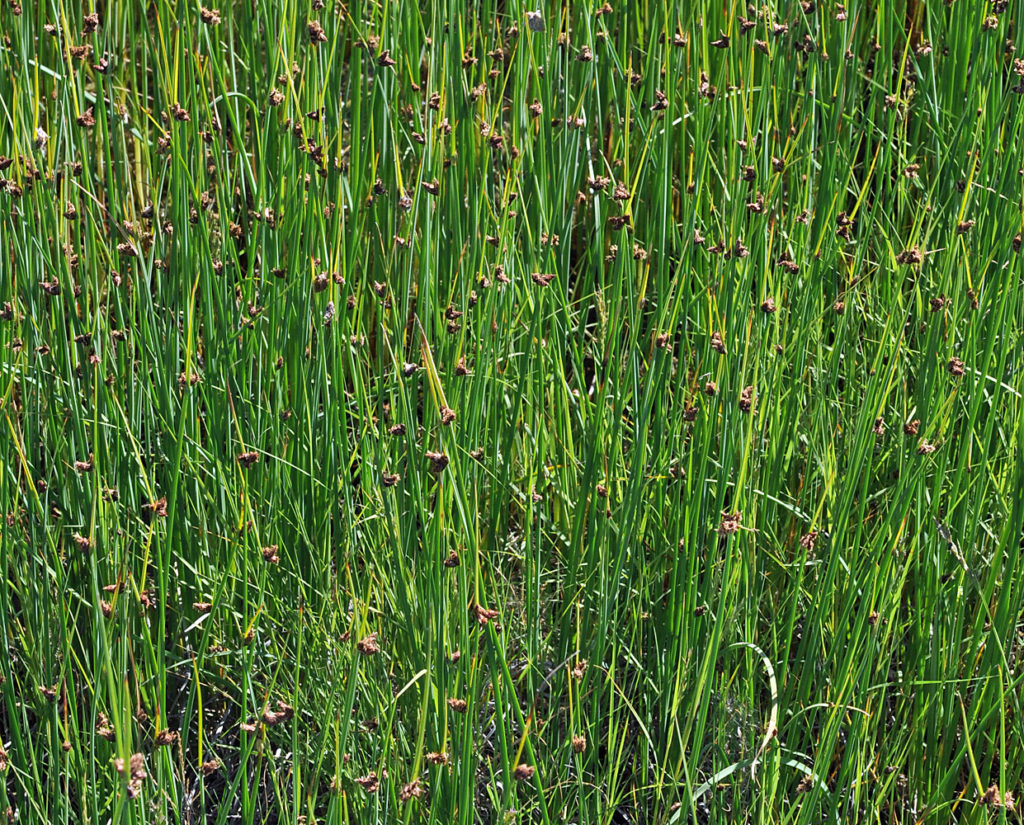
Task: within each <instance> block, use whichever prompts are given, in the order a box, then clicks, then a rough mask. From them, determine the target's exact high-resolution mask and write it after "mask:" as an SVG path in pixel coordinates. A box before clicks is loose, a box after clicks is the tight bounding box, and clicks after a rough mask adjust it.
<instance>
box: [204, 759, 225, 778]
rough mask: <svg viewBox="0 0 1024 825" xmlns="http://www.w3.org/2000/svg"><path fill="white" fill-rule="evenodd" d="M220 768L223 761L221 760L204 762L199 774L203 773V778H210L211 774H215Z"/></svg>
mask: <svg viewBox="0 0 1024 825" xmlns="http://www.w3.org/2000/svg"><path fill="white" fill-rule="evenodd" d="M220 768H221V761H220V760H219V759H216V758H214V759H208V760H207V761H205V762H203V764H202V765H200V766H199V772H200V773H202V775H203V776H210V775H211V774H214V773H216V772H217V771H219V770H220Z"/></svg>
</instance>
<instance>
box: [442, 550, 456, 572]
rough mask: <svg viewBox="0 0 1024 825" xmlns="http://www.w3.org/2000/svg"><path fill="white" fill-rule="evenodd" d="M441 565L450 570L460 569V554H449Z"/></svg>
mask: <svg viewBox="0 0 1024 825" xmlns="http://www.w3.org/2000/svg"><path fill="white" fill-rule="evenodd" d="M441 563H442V564H443V565H444V566H445V567H448V568H452V567H458V566H459V565H460V564H461V562H460V561H459V554H458V553H456V552H455V551H454V550H452V551H450V552H449V553H448V555H447V557H445V560H444V561H443V562H441Z"/></svg>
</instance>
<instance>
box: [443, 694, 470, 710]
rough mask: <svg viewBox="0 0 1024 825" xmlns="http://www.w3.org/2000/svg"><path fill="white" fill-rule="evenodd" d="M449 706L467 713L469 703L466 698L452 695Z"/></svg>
mask: <svg viewBox="0 0 1024 825" xmlns="http://www.w3.org/2000/svg"><path fill="white" fill-rule="evenodd" d="M448 707H450V708H451V709H452V710H453V711H455V712H456V713H465V712H466V709H467V708H468V707H469V703H468V702H467V701H466V700H465V699H456V698H454V697H451V698H449V699H448Z"/></svg>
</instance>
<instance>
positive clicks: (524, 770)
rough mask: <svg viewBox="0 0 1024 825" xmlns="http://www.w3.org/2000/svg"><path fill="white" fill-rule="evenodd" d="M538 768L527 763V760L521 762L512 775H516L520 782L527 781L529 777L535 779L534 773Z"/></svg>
mask: <svg viewBox="0 0 1024 825" xmlns="http://www.w3.org/2000/svg"><path fill="white" fill-rule="evenodd" d="M536 771H537V769H536V768H535V767H534V766H533V765H527V764H526V763H525V762H520V763H519V764H518V765H516V768H515V770H514V771H512V776H514V777H515V778H516V779H517V780H518V781H519V782H526V781H527V780H529V779H533V775H534V773H536Z"/></svg>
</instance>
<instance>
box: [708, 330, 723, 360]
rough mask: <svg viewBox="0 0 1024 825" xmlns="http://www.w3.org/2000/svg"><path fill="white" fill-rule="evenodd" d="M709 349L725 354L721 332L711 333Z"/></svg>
mask: <svg viewBox="0 0 1024 825" xmlns="http://www.w3.org/2000/svg"><path fill="white" fill-rule="evenodd" d="M711 349H713V350H714V351H715V352H717V353H718V354H719V355H725V342H724V341H723V340H722V333H720V332H712V333H711Z"/></svg>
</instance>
